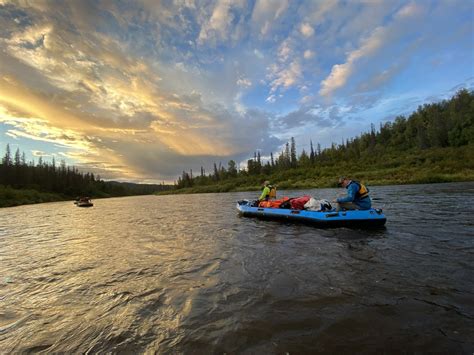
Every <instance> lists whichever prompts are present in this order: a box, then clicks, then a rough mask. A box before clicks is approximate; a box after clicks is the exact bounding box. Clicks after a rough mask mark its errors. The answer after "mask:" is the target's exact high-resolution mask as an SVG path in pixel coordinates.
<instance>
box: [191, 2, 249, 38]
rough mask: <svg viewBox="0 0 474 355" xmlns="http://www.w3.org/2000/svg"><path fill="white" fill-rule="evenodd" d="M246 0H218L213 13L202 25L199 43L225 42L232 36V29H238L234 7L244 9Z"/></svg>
mask: <svg viewBox="0 0 474 355" xmlns="http://www.w3.org/2000/svg"><path fill="white" fill-rule="evenodd" d="M243 6H244V1H232V0H218V1H217V2H216V5H215V7H214V9H213V10H212V14H211V16H210V18H209V19H208V20H206V21H205V22H204V23H203V24H202V26H201V31H200V33H199V37H198V43H199V44H204V43H209V42H211V43H212V44H214V45H215V44H216V43H218V42H224V41H226V40H227V39H229V37H230V36H231V31H233V32H234V33H235V31H236V29H235V26H233V23H234V22H235V21H236V20H237V16H238V15H237V14H236V11H232V10H233V9H242V8H243Z"/></svg>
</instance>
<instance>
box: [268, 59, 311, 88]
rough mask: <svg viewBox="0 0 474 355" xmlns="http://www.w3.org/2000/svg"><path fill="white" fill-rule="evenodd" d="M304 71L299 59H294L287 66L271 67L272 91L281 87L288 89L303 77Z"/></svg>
mask: <svg viewBox="0 0 474 355" xmlns="http://www.w3.org/2000/svg"><path fill="white" fill-rule="evenodd" d="M302 75H303V72H302V68H301V64H300V62H299V61H294V62H292V63H290V64H289V66H287V67H283V68H280V67H278V66H276V65H274V66H272V67H271V68H270V73H269V75H268V77H269V78H270V79H271V90H270V93H274V92H276V91H277V90H278V89H279V88H283V89H288V88H289V87H291V86H294V85H296V84H297V83H298V82H299V81H300V79H301V78H302Z"/></svg>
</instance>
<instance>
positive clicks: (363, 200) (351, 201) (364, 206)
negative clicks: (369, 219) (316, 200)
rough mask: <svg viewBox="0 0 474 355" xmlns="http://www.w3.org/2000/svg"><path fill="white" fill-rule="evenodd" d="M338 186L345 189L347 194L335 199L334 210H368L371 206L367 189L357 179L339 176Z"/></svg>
mask: <svg viewBox="0 0 474 355" xmlns="http://www.w3.org/2000/svg"><path fill="white" fill-rule="evenodd" d="M339 186H341V187H345V188H346V189H347V196H345V197H339V198H338V199H336V200H335V201H333V202H335V203H337V207H336V211H340V210H368V209H370V208H371V207H372V201H371V199H370V196H369V189H367V187H365V185H364V184H361V183H360V182H358V181H355V180H351V179H349V178H347V177H345V176H343V177H341V178H339Z"/></svg>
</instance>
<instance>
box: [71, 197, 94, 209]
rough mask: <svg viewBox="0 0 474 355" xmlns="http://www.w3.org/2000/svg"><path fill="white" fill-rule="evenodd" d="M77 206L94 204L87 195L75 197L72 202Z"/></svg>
mask: <svg viewBox="0 0 474 355" xmlns="http://www.w3.org/2000/svg"><path fill="white" fill-rule="evenodd" d="M74 203H75V204H76V205H77V207H92V206H94V204H93V203H92V202H91V199H90V198H89V197H81V198H79V200H77V199H76V201H75V202H74Z"/></svg>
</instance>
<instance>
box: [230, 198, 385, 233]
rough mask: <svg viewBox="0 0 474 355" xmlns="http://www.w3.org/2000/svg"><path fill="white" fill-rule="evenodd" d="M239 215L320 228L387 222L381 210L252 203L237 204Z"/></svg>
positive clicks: (368, 226) (366, 225)
mask: <svg viewBox="0 0 474 355" xmlns="http://www.w3.org/2000/svg"><path fill="white" fill-rule="evenodd" d="M237 209H238V210H239V213H240V214H241V215H243V216H245V217H257V218H262V219H274V220H283V221H291V222H303V223H309V224H312V225H315V226H318V227H349V228H373V227H382V226H384V225H385V222H386V221H387V219H386V217H385V215H384V213H383V211H382V210H381V209H379V208H371V209H369V210H346V211H336V210H335V209H332V210H330V211H310V210H304V209H303V210H295V209H288V208H263V207H254V206H253V203H252V201H249V200H241V201H238V202H237Z"/></svg>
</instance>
